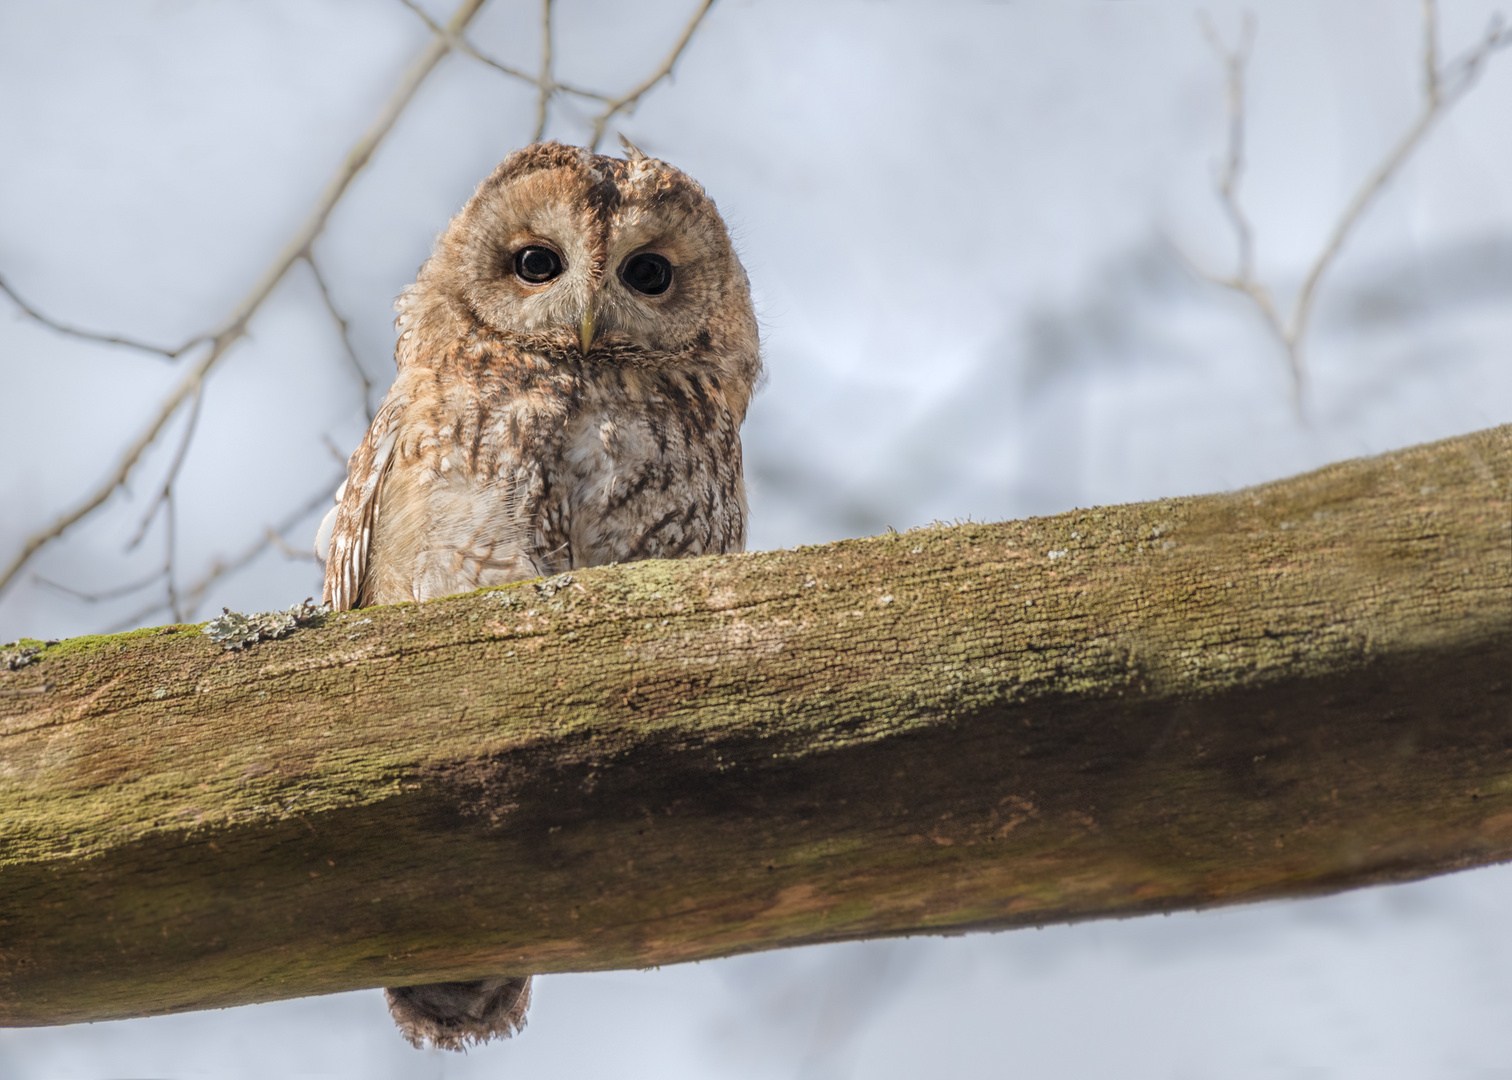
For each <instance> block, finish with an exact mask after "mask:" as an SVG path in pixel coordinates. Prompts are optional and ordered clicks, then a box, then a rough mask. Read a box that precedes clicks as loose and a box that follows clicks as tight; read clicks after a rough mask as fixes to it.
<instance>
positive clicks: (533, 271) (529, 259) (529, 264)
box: [514, 247, 562, 285]
mask: <svg viewBox="0 0 1512 1080" xmlns="http://www.w3.org/2000/svg"><path fill="white" fill-rule="evenodd" d="M514 268H515V273H516V274H518V275H519V277H520V280H522V281H528V282H530V283H531V284H532V285H540V284H543V283H544V282H547V281H550V280H551V279H552V278H554V277H556V276H557V275H558V274H560V273H561V272H562V258H561V256H560V255H558V254H557V253H556V252H554V251H552V250H551V249H550V248H547V247H525V248H521V249H520V250H519V251H518V252H517V253H516V254H515V259H514Z"/></svg>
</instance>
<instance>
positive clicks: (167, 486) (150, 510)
mask: <svg viewBox="0 0 1512 1080" xmlns="http://www.w3.org/2000/svg"><path fill="white" fill-rule="evenodd" d="M204 400H205V388H204V385H203V384H201V385H200V387H199V389H197V390H196V391H195V393H194V402H193V404H192V405H190V407H189V420H188V422H187V423H185V424H184V433H183V435H181V436H180V437H179V444H178V449H177V450H175V451H174V452H173V460H172V461H171V462H170V463H169V465H168V471H167V472H166V473H165V474H164V476H163V483H162V484H161V485H160V486H159V487H158V493H157V495H155V496H154V497H153V500H152V504H151V505H150V506H148V507H147V512H146V513H145V514H143V515H142V521H141V523H140V524H139V525H138V526H137V531H136V533H135V535H133V536H132V538H131V539H130V540H128V541H127V542H126V550H127V551H134V550H136V546H137V545H138V544H140V543H141V542H142V538H143V537H144V536H146V535H147V529H148V527H149V526H151V524H152V521H153V519H154V518H156V517H157V512H158V508H159V507H161V506H162V505H163V504H164V503H165V502H167V501H168V499H169V498H170V497H171V496H172V495H173V482H174V481H175V480H177V479H178V474H179V469H180V468H182V467H183V464H184V455H185V454H187V453H188V452H189V444H190V443H191V442H192V441H193V440H194V429H195V427H196V426H198V424H199V415H200V405H201V404H202V403H203V402H204Z"/></svg>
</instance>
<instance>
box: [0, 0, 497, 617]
mask: <svg viewBox="0 0 1512 1080" xmlns="http://www.w3.org/2000/svg"><path fill="white" fill-rule="evenodd" d="M486 2H487V0H463V2H462V4H461V5H460V6H459V7H458V8H457V10H456V12H455V13H454V14H453V15H452V17H451V19H450V20H449V22H448V23H447V31H448V33H449V34H450V35H456V34H458V33H460V32H461V31H462V30H463V29H465V28H466V26H467V24H468V23H470V22H471V21H472V20H473V18H474V17H475V16H476V15H477V14H478V12H479V10H481V9H482V7H483V5H484V3H486ZM450 51H451V45H450V38H449V37H443V36H437V37H435V38H434V39H432V41H431V42H430V44H428V45H427V46H426V48H425V50H424V51H423V52H422V53H421V54H420V56H419V57H418V58H416V60H415V61H414V62H413V63H412V64H411V65H410V66H409V68H408V69H407V70H406V71H405V72H404V75H403V76H402V77H401V78H400V80H399V84H398V85H397V86H396V87H395V88H394V91H393V93H392V94H391V95H390V96H389V99H388V101H387V102H385V103H384V106H383V108H382V109H381V110H380V111H379V113H378V116H377V118H376V119H375V120H374V121H373V123H372V125H371V126H370V127H369V128H368V130H367V131H366V132H364V133H363V135H362V137H361V138H360V139H358V140H357V142H356V144H355V145H354V146H353V147H352V149H351V150H350V151H349V152H348V153H347V156H346V159H345V160H344V161H343V162H342V164H341V167H340V168H339V169H337V171H336V174H335V175H334V176H333V177H332V178H331V179H330V181H329V182H328V183H327V184H326V187H325V190H324V191H323V192H322V193H321V195H320V198H319V199H318V200H317V201H316V204H315V207H314V209H313V210H312V211H311V212H310V214H309V216H308V217H307V218H306V219H305V221H304V223H303V224H302V225H301V226H300V227H299V229H298V230H297V231H296V232H295V234H294V236H293V237H292V238H291V239H290V240H289V242H288V243H287V244H286V245H284V249H283V251H281V252H280V253H279V255H278V257H277V258H276V259H275V260H274V261H273V264H272V265H271V266H269V267H268V269H267V271H266V272H264V274H263V276H262V278H261V279H259V280H258V282H257V284H256V285H254V286H253V288H252V290H251V292H249V293H248V294H247V296H246V297H245V298H244V299H243V300H242V302H241V303H240V304H239V305H237V307H236V308H235V309H234V310H233V311H232V312H231V314H230V315H229V316H228V317H227V318H226V319H225V321H224V322H222V323H221V325H220V326H219V327H217V328H216V329H215V330H214V331H212V332H211V333H209V334H206V335H204V336H203V338H202V340H208V341H209V342H210V350H209V351H208V352H207V353H206V354H205V355H204V356H203V357H202V358H201V359H200V360H199V362H198V363H196V364H195V365H194V367H193V368H192V369H191V370H190V371H189V373H188V374H187V375H186V376H185V377H184V379H183V380H182V381H181V382H180V383H179V384H178V386H177V387H175V388H174V390H173V391H172V392H171V393H170V394H169V395H168V396H167V398H165V399H164V400H163V401H162V403H161V404H160V405H159V407H158V410H157V412H156V413H155V414H154V416H153V417H152V419H151V420H150V421H149V422H148V424H147V426H146V427H145V428H144V429H143V430H142V432H141V434H139V435H138V436H137V438H136V439H135V440H133V441H132V442H131V444H130V445H128V446H127V447H126V449H125V450H124V452H123V453H122V454H121V456H120V458H119V460H118V462H117V465H116V468H115V469H114V470H113V471H112V472H111V474H110V475H109V476H108V477H107V478H106V480H105V481H104V482H103V483H102V484H100V486H99V487H97V488H95V490H94V491H93V492H91V493H90V494H89V495H87V496H86V497H85V498H84V499H83V500H81V501H80V503H79V504H78V505H77V506H76V507H75V508H74V509H72V510H69V511H68V512H66V513H64V514H63V515H61V516H60V517H58V518H57V519H56V520H54V521H53V522H52V523H51V524H49V525H47V526H45V527H44V528H42V529H40V530H39V531H37V532H36V533H34V534H33V535H32V536H30V537H29V538H28V539H27V540H26V542H25V543H24V544H23V545H22V547H21V550H20V552H18V553H17V554H16V555H15V557H14V558H12V559H11V561H10V563H9V564H7V565H6V566H5V568H4V570H3V571H0V592H3V591H4V590H5V589H6V588H7V587H8V586H9V585H10V583H11V582H12V581H14V580H15V578H16V575H17V574H18V573H19V572H20V571H21V568H22V567H24V566H25V565H26V564H27V562H29V561H30V560H31V557H32V556H33V555H35V554H36V553H37V552H38V551H39V550H41V548H42V547H44V546H45V545H46V544H48V543H51V542H52V541H53V540H55V539H57V538H58V537H60V536H62V535H63V533H64V532H65V531H66V530H67V529H68V528H69V527H70V526H72V525H74V524H75V523H77V522H78V521H79V520H80V519H82V518H84V517H85V516H86V515H88V514H89V513H91V512H92V511H94V510H95V509H96V508H97V507H99V506H101V505H103V504H104V502H105V501H106V500H107V499H109V498H110V496H111V495H112V494H114V492H115V490H116V489H117V488H118V487H120V486H121V485H122V484H123V483H125V480H126V477H127V476H128V475H129V474H130V472H131V470H132V469H133V468H134V467H135V466H136V464H137V462H138V461H139V460H140V458H141V456H142V454H143V453H144V452H145V451H146V449H147V448H148V447H149V446H151V445H152V444H153V443H154V442H155V441H156V440H157V437H158V435H159V434H160V433H161V431H162V429H163V427H164V425H165V424H167V423H168V421H169V419H170V418H171V417H172V416H173V415H174V413H176V412H177V411H178V409H179V407H180V406H181V405H182V404H183V403H184V401H185V400H187V399H188V398H189V397H190V396H191V395H194V394H198V393H200V391H201V387H202V385H203V383H204V379H205V376H206V375H208V374H209V373H210V371H211V369H212V368H214V367H215V365H216V364H217V363H218V362H219V361H220V359H221V357H223V356H224V355H225V354H226V352H227V351H228V350H229V349H230V348H231V346H232V345H234V344H235V343H236V342H237V341H238V340H240V339H241V337H242V336H243V335H244V334H245V333H246V331H247V324H248V323H249V322H250V321H251V319H252V317H253V315H255V314H256V313H257V311H258V309H259V308H261V307H262V305H263V302H264V301H265V300H267V298H268V296H269V295H271V294H272V292H273V290H274V289H275V288H276V287H277V286H278V283H279V282H280V281H282V280H283V278H284V275H285V274H287V273H288V272H289V269H290V268H291V267H292V266H293V265H294V264H295V263H296V262H298V261H299V260H300V259H303V258H306V257H307V256H308V255H309V252H310V248H311V245H312V244H314V242H315V239H316V238H317V237H318V236H319V235H320V234H321V232H322V231H323V230H324V229H325V225H326V222H327V221H328V220H329V219H330V216H331V211H332V210H334V209H335V208H336V204H337V203H339V202H340V201H341V198H342V196H343V195H345V194H346V191H347V188H348V187H349V186H350V185H351V183H352V180H353V179H354V178H355V177H356V176H357V174H358V173H359V172H361V171H362V169H363V167H364V166H366V165H367V163H368V162H369V161H370V160H372V156H373V153H374V151H376V150H377V149H378V146H379V144H380V143H382V142H383V139H384V137H385V136H387V135H388V133H389V131H390V130H392V129H393V126H394V124H395V122H396V121H397V120H398V119H399V117H400V115H401V114H402V113H403V112H404V110H405V108H407V107H408V105H409V103H410V102H411V101H412V100H413V99H414V96H415V93H416V91H418V90H419V89H420V84H421V83H423V82H424V81H425V79H426V77H427V76H428V75H430V73H431V72H432V71H433V70H435V67H436V65H437V64H439V63H440V62H441V59H442V58H443V57H444V56H446V54H447V53H448V52H450Z"/></svg>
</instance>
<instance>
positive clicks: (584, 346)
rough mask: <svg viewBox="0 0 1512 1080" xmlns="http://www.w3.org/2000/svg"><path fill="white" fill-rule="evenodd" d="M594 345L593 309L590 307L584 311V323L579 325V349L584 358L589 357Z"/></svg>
mask: <svg viewBox="0 0 1512 1080" xmlns="http://www.w3.org/2000/svg"><path fill="white" fill-rule="evenodd" d="M592 344H593V308H592V307H591V306H590V307H588V308H586V309H584V311H583V321H582V322H581V323H579V324H578V349H579V350H580V351H581V352H582V354H583V355H584V356H587V355H588V349H589V346H591V345H592Z"/></svg>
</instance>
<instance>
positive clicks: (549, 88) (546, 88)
mask: <svg viewBox="0 0 1512 1080" xmlns="http://www.w3.org/2000/svg"><path fill="white" fill-rule="evenodd" d="M537 88H538V93H537V95H536V124H535V134H534V135H532V136H531V138H530V141H531V142H540V141H541V139H542V138H543V137H544V136H545V134H546V110H547V106H548V105H550V104H551V95H552V92H553V91H555V90H556V82H555V81H554V80H553V79H552V77H551V0H541V77H540V79H539V80H537Z"/></svg>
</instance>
